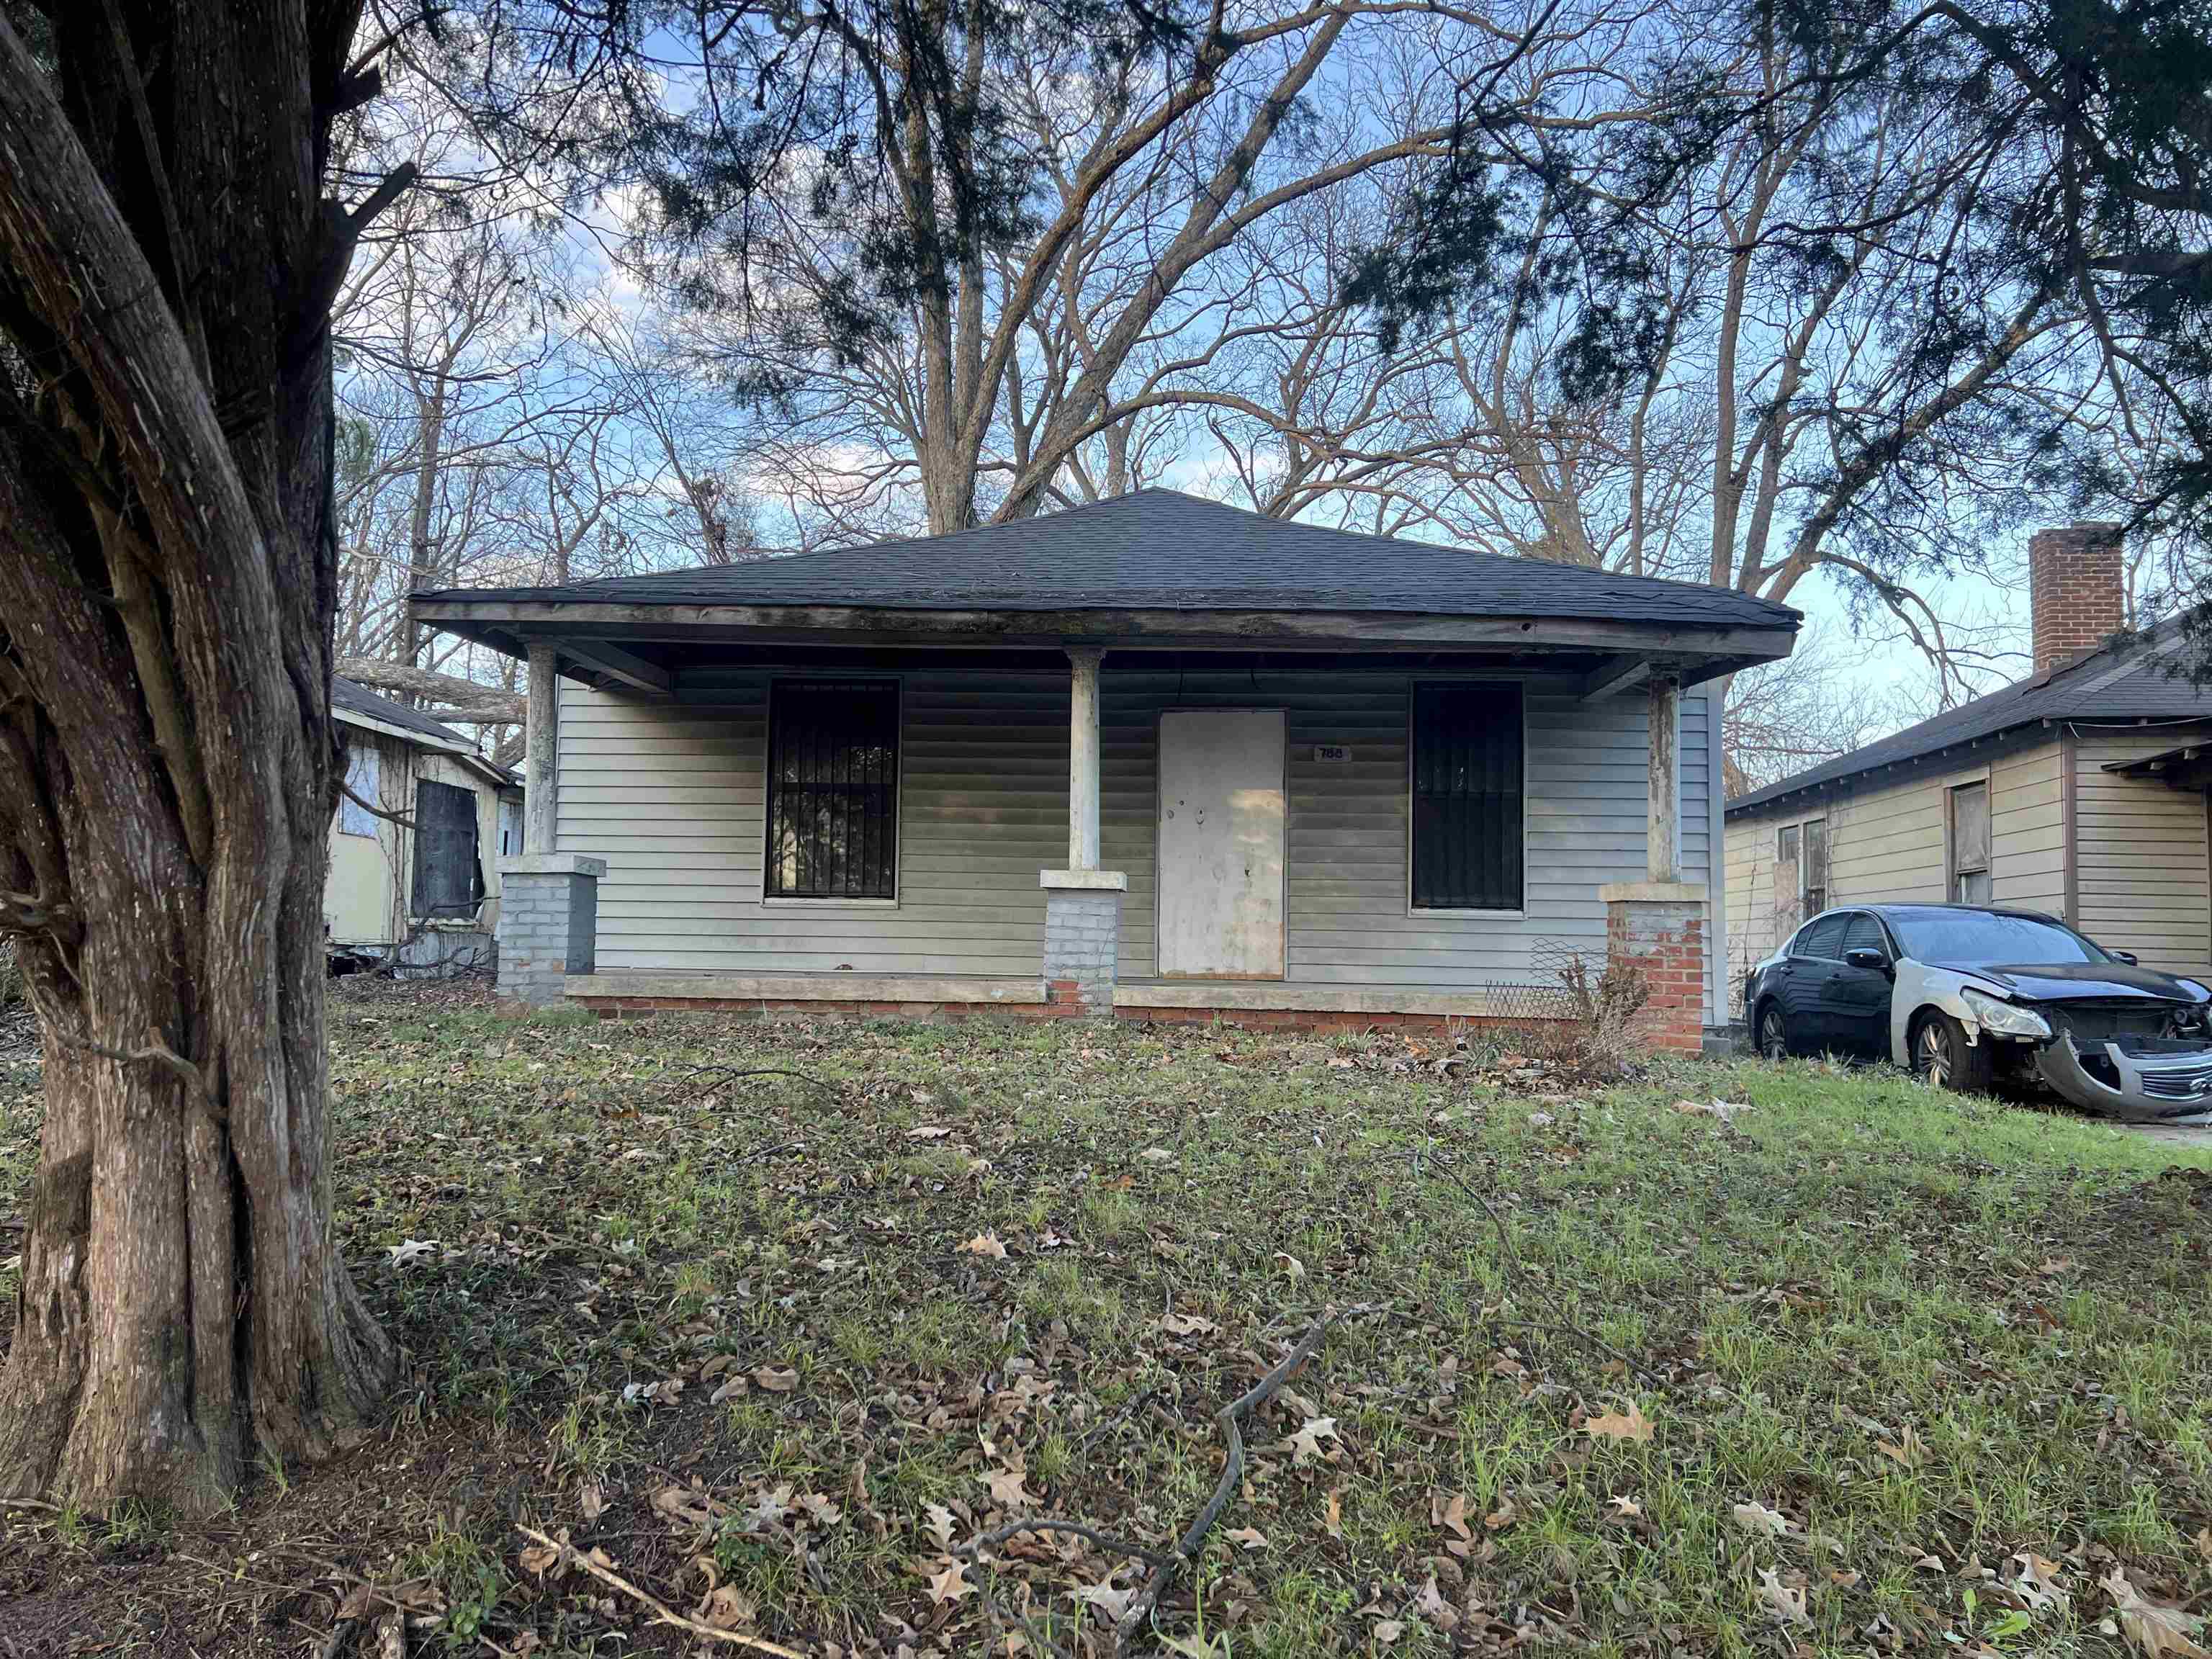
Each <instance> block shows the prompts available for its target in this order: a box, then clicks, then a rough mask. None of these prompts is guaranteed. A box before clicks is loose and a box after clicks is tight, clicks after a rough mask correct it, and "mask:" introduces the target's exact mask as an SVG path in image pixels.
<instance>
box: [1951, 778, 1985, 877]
mask: <svg viewBox="0 0 2212 1659" xmlns="http://www.w3.org/2000/svg"><path fill="white" fill-rule="evenodd" d="M1951 898H1952V902H1954V903H1957V904H1987V903H1988V902H1990V787H1989V785H1988V784H1986V783H1962V784H1960V786H1959V787H1957V788H1955V789H1954V790H1953V791H1952V792H1951Z"/></svg>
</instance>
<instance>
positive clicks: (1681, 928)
mask: <svg viewBox="0 0 2212 1659" xmlns="http://www.w3.org/2000/svg"><path fill="white" fill-rule="evenodd" d="M1681 710H1682V682H1681V680H1680V677H1679V676H1677V675H1674V674H1666V673H1658V672H1655V673H1654V674H1653V675H1652V676H1651V720H1650V743H1649V746H1648V749H1647V750H1646V755H1647V759H1646V764H1645V770H1644V795H1645V799H1644V880H1642V881H1621V882H1609V883H1607V884H1605V885H1604V886H1602V887H1600V888H1599V889H1598V898H1599V900H1600V901H1601V902H1602V903H1603V904H1604V906H1605V971H1606V974H1607V977H1608V978H1612V977H1614V976H1616V975H1617V976H1620V977H1622V978H1625V979H1632V980H1634V981H1636V982H1637V983H1638V986H1639V987H1640V988H1641V990H1642V992H1643V995H1644V1006H1643V1012H1642V1014H1641V1016H1640V1020H1641V1024H1642V1025H1643V1033H1642V1035H1643V1037H1644V1042H1646V1043H1647V1044H1648V1045H1649V1046H1650V1047H1652V1048H1664V1049H1669V1050H1672V1051H1674V1052H1675V1053H1678V1054H1697V1053H1699V1051H1700V1050H1701V1049H1702V1048H1703V1047H1704V1043H1705V987H1706V982H1707V981H1706V976H1705V938H1706V927H1705V896H1706V895H1705V884H1704V883H1703V882H1694V881H1684V880H1683V879H1682V856H1681V805H1680V788H1679V778H1680V765H1679V760H1680V755H1679V750H1678V742H1679V737H1680V725H1681Z"/></svg>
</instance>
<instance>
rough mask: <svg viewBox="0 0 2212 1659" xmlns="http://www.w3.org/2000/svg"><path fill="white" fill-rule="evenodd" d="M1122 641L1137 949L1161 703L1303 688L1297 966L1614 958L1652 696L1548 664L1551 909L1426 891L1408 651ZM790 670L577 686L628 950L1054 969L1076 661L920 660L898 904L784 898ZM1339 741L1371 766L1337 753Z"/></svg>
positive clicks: (1322, 968)
mask: <svg viewBox="0 0 2212 1659" xmlns="http://www.w3.org/2000/svg"><path fill="white" fill-rule="evenodd" d="M1132 660H1133V661H1134V662H1135V663H1136V665H1134V666H1130V665H1126V664H1124V665H1117V664H1116V662H1115V659H1113V658H1110V657H1109V659H1107V664H1106V669H1105V673H1104V677H1103V689H1102V703H1103V708H1102V712H1101V721H1100V724H1101V733H1100V736H1101V747H1102V761H1101V770H1102V778H1101V783H1102V801H1101V812H1100V817H1101V825H1100V844H1101V862H1102V863H1103V865H1104V866H1106V867H1107V868H1109V869H1115V870H1121V871H1123V872H1126V873H1127V876H1128V879H1129V891H1128V895H1127V900H1126V902H1125V903H1124V907H1123V911H1122V934H1121V939H1122V944H1121V973H1122V975H1123V977H1124V978H1126V979H1144V978H1149V977H1152V975H1153V972H1154V955H1153V953H1154V925H1153V920H1154V903H1155V897H1156V893H1157V883H1156V881H1155V878H1154V870H1153V844H1154V837H1155V828H1156V812H1157V802H1156V799H1155V794H1154V778H1155V775H1156V770H1155V769H1156V761H1157V756H1156V751H1155V744H1156V734H1157V732H1158V716H1159V714H1160V713H1161V711H1162V710H1164V709H1166V708H1175V707H1185V708H1193V707H1208V708H1282V709H1284V710H1285V712H1286V714H1287V720H1286V729H1287V741H1288V745H1289V755H1288V765H1287V769H1286V771H1287V781H1288V791H1289V810H1290V825H1289V851H1290V859H1289V870H1288V874H1287V883H1288V940H1287V944H1288V976H1289V977H1290V978H1291V980H1294V981H1319V982H1326V983H1332V984H1342V985H1376V986H1389V985H1430V986H1439V987H1455V986H1477V985H1482V984H1486V983H1497V982H1510V981H1516V980H1525V979H1527V978H1528V977H1529V976H1530V975H1531V974H1532V973H1533V972H1534V967H1533V965H1532V963H1534V959H1535V958H1536V957H1538V955H1539V954H1540V950H1539V947H1542V946H1554V945H1564V946H1569V947H1572V948H1577V949H1580V950H1582V951H1585V952H1587V953H1589V955H1591V956H1592V957H1602V955H1603V952H1604V948H1605V907H1604V906H1603V904H1601V902H1599V900H1598V896H1597V890H1598V888H1599V887H1600V885H1601V884H1604V883H1606V882H1609V881H1633V880H1639V879H1641V878H1642V877H1643V875H1644V777H1645V749H1646V736H1645V729H1644V727H1645V720H1646V710H1647V708H1648V704H1647V702H1646V700H1645V699H1644V697H1643V696H1640V695H1637V694H1635V693H1630V694H1626V695H1623V696H1616V697H1613V698H1610V699H1607V700H1606V701H1604V702H1599V703H1596V704H1594V705H1588V706H1585V705H1583V704H1581V703H1579V702H1576V701H1575V700H1574V698H1573V697H1572V696H1571V695H1570V694H1569V692H1568V690H1566V688H1565V686H1564V685H1563V684H1559V683H1558V682H1547V681H1542V680H1537V681H1532V682H1530V683H1529V684H1528V691H1527V708H1528V805H1527V820H1528V858H1527V869H1528V908H1527V912H1526V914H1525V915H1522V916H1519V917H1510V918H1498V917H1475V916H1444V915H1414V914H1408V910H1407V891H1406V889H1407V846H1406V835H1407V752H1406V748H1407V709H1408V687H1409V684H1410V681H1409V680H1408V678H1407V676H1405V675H1403V674H1372V675H1367V674H1362V675H1350V674H1341V673H1338V674H1326V675H1320V674H1316V675H1302V676H1289V675H1283V674H1279V673H1268V674H1261V675H1259V676H1257V677H1256V678H1254V677H1250V676H1247V675H1245V674H1242V673H1231V674H1225V675H1223V674H1209V675H1203V676H1201V675H1196V674H1193V675H1189V676H1185V677H1180V678H1179V677H1178V676H1177V675H1176V673H1175V672H1174V671H1172V670H1167V671H1159V670H1152V669H1148V668H1146V667H1145V666H1143V665H1142V664H1141V659H1132ZM774 673H775V671H769V670H763V669H743V670H734V669H733V670H723V671H696V670H695V671H688V672H687V673H686V674H685V675H684V677H683V678H682V681H681V683H680V686H679V696H678V702H676V703H675V704H673V705H671V704H655V703H647V702H638V701H635V700H630V699H625V698H621V697H616V696H607V695H604V694H600V693H595V692H592V691H588V690H585V689H583V688H581V687H578V686H574V685H572V684H565V683H564V684H563V686H562V717H561V719H562V724H561V754H560V781H559V797H560V811H559V844H560V847H561V849H562V851H564V852H576V853H586V854H592V855H594V856H597V857H600V858H604V859H605V860H607V865H608V871H607V875H606V878H605V879H604V880H603V881H602V882H601V883H600V884H599V965H600V966H601V967H602V968H603V969H615V970H620V969H667V970H670V971H696V972H712V971H716V970H736V971H745V972H769V971H805V970H828V969H837V968H840V967H843V966H848V965H849V967H850V968H851V969H852V970H853V971H854V972H856V973H863V974H866V973H932V974H981V975H1006V974H1030V973H1035V972H1036V970H1037V968H1038V963H1039V957H1040V954H1041V951H1042V941H1043V932H1044V902H1043V895H1042V891H1041V890H1039V888H1038V886H1037V872H1039V871H1040V870H1042V869H1053V868H1058V867H1060V866H1063V865H1064V864H1065V863H1066V854H1067V807H1066V791H1067V785H1066V778H1067V753H1068V744H1067V718H1068V690H1067V681H1066V677H1065V676H1061V675H1041V676H1035V677H1021V676H1015V675H1009V674H1005V673H994V674H987V675H964V674H963V675H955V674H948V673H945V672H942V671H934V670H933V671H927V672H921V671H917V672H908V673H905V674H902V675H900V676H898V677H897V678H899V679H900V681H901V684H902V790H901V799H900V811H901V825H900V835H899V848H898V864H899V897H898V900H897V902H896V905H895V906H890V905H881V904H877V905H860V904H846V903H837V902H797V903H781V904H765V903H763V901H762V897H761V860H762V847H763V838H764V834H765V805H766V803H765V786H764V779H763V752H764V747H765V738H766V716H767V695H768V684H769V680H770V678H773V677H774ZM1709 733H1710V726H1709V723H1708V721H1707V720H1706V718H1705V699H1704V697H1703V696H1702V695H1701V694H1698V693H1692V694H1691V695H1689V696H1685V698H1684V699H1683V714H1682V732H1681V739H1680V740H1681V764H1680V774H1681V777H1682V801H1681V817H1682V829H1681V848H1682V859H1683V866H1684V871H1683V873H1684V877H1685V878H1686V879H1689V880H1693V881H1694V880H1703V879H1705V876H1706V872H1707V866H1708V861H1709V856H1710V848H1711V814H1710V811H1709V803H1710V799H1711V797H1710V793H1709V791H1710V787H1711V773H1712V765H1711V758H1712V757H1711V752H1710V751H1711V740H1710V735H1709ZM1319 744H1342V745H1346V746H1348V747H1349V748H1350V750H1351V751H1352V758H1351V760H1350V761H1349V762H1341V763H1340V762H1322V761H1317V760H1316V759H1315V757H1314V751H1315V749H1316V745H1319Z"/></svg>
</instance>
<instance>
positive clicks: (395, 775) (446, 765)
mask: <svg viewBox="0 0 2212 1659" xmlns="http://www.w3.org/2000/svg"><path fill="white" fill-rule="evenodd" d="M331 718H332V719H333V720H336V721H337V726H338V732H339V737H340V738H341V740H342V741H343V744H344V746H345V792H344V793H343V794H342V795H341V796H340V797H339V799H338V805H337V811H336V812H335V813H334V814H333V815H332V816H331V867H330V874H329V875H328V877H327V878H325V882H324V885H323V933H324V937H325V939H326V940H327V941H328V942H329V944H330V945H331V946H332V947H334V948H336V949H338V950H341V951H346V952H349V953H350V954H355V955H361V956H369V957H377V958H379V959H383V958H386V957H392V956H393V955H395V954H396V955H397V956H398V958H399V959H400V960H401V961H403V962H404V963H408V964H410V965H411V966H417V967H431V966H436V965H441V964H444V963H452V962H465V961H470V960H474V961H478V962H483V963H489V962H490V961H491V958H492V952H493V948H494V935H495V928H496V927H497V925H498V920H499V895H500V878H499V862H500V857H501V854H502V853H506V852H510V851H512V852H517V853H519V852H520V850H521V847H522V791H521V789H520V787H519V785H518V784H517V781H516V780H515V777H514V775H513V773H512V772H510V771H508V770H507V769H506V768H505V767H502V766H498V765H495V764H494V763H492V762H490V761H489V760H486V759H485V758H484V757H483V756H481V755H479V754H477V751H476V746H475V745H474V744H471V743H470V742H469V740H468V739H467V738H464V737H463V736H461V734H460V733H459V732H456V731H454V730H453V728H452V727H450V726H441V725H440V724H439V723H438V722H437V721H436V720H432V719H430V718H429V717H428V715H426V714H418V713H416V711H415V710H414V709H412V708H405V707H404V706H402V705H401V704H398V703H396V702H392V701H391V700H389V699H388V698H385V697H380V696H377V695H376V694H375V693H374V692H373V691H370V690H368V689H367V688H366V687H364V686H361V685H357V684H355V683H354V682H353V681H351V680H348V679H340V678H333V679H332V680H331ZM371 806H374V807H375V808H376V809H377V811H370V810H368V809H369V808H370V807H371ZM380 814H389V815H391V816H380ZM401 820H404V822H402V821H401Z"/></svg>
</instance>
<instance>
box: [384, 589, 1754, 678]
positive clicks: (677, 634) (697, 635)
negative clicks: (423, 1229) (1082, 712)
mask: <svg viewBox="0 0 2212 1659" xmlns="http://www.w3.org/2000/svg"><path fill="white" fill-rule="evenodd" d="M411 609H412V613H413V615H414V617H415V619H416V621H417V622H420V623H426V624H428V625H430V626H434V627H437V628H441V629H445V630H447V632H449V633H453V634H458V635H461V636H462V637H463V638H465V639H471V640H475V641H477V642H479V643H481V644H484V645H488V646H490V647H493V648H494V649H495V650H499V651H502V652H505V653H507V654H508V655H511V656H520V655H522V654H524V651H525V647H526V644H527V641H531V640H532V639H538V640H553V641H558V640H560V639H562V638H563V637H567V638H573V639H577V640H608V641H661V642H679V643H695V644H705V643H711V642H715V641H726V642H733V643H734V642H738V641H752V642H761V643H793V644H800V643H806V642H810V641H811V642H813V643H817V644H819V643H823V642H825V641H832V640H835V641H851V640H852V639H854V638H855V637H864V638H866V639H867V640H869V641H871V642H873V643H878V644H884V645H913V646H929V647H936V648H939V649H943V648H947V647H951V648H961V647H972V648H977V649H993V648H998V647H1035V646H1056V645H1061V644H1066V643H1069V642H1083V643H1088V644H1096V645H1101V646H1108V647H1117V648H1121V649H1125V650H1146V649H1153V650H1170V649H1180V648H1184V647H1191V646H1199V645H1203V646H1210V647H1230V648H1236V647H1246V648H1251V647H1266V648H1267V649H1270V650H1299V649H1308V650H1316V651H1328V650H1340V649H1342V648H1344V647H1347V646H1356V647H1358V648H1360V649H1363V650H1371V651H1391V650H1404V651H1437V650H1451V649H1492V650H1495V649H1500V648H1512V647H1549V648H1553V649H1564V650H1579V651H1608V652H1622V653H1645V654H1650V655H1654V656H1667V657H1670V658H1674V659H1681V660H1692V659H1694V660H1696V661H1698V662H1699V664H1701V665H1704V664H1712V665H1715V666H1712V667H1711V670H1710V671H1711V672H1712V673H1725V672H1729V671H1734V670H1735V669H1738V668H1741V667H1747V666H1750V665H1753V664H1756V663H1761V662H1771V661H1773V660H1775V659H1778V658H1781V657H1785V656H1787V655H1789V653H1790V647H1791V646H1792V644H1793V643H1794V642H1795V640H1796V632H1797V625H1796V622H1795V621H1794V620H1791V621H1786V622H1785V621H1777V622H1776V623H1773V624H1771V625H1768V626H1748V625H1743V624H1731V623H1712V624H1711V625H1707V626H1686V625H1684V624H1681V623H1667V622H1626V621H1620V620H1617V619H1613V618H1605V617H1588V618H1585V617H1528V616H1443V615H1437V614H1431V613H1421V612H1409V611H1266V610H1237V611H1200V610H1152V609H1105V608H1098V609H1089V608H1085V609H1071V610H1060V611H998V610H987V609H975V610H943V611H920V610H905V609H894V608H889V607H877V606H866V605H647V604H635V603H607V602H589V601H576V600H558V601H555V600H544V599H513V598H509V597H504V596H496V595H486V596H484V597H482V598H474V599H469V598H461V597H459V596H456V595H452V594H441V595H422V596H418V597H417V598H416V599H415V600H414V601H413V603H412V606H411Z"/></svg>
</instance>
